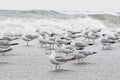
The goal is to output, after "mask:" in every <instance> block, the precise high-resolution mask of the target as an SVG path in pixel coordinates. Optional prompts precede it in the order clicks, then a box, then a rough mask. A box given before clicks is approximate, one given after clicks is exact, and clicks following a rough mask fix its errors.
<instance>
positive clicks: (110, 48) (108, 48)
mask: <svg viewBox="0 0 120 80" xmlns="http://www.w3.org/2000/svg"><path fill="white" fill-rule="evenodd" d="M101 50H102V51H107V50H113V48H106V49H101Z"/></svg>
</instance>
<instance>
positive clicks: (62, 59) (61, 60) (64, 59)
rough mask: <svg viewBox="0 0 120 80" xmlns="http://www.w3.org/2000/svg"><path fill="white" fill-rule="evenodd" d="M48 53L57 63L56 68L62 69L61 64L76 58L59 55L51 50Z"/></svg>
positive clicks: (52, 60)
mask: <svg viewBox="0 0 120 80" xmlns="http://www.w3.org/2000/svg"><path fill="white" fill-rule="evenodd" d="M46 55H49V60H50V62H51V63H52V64H54V65H55V70H57V69H58V70H60V65H62V64H64V63H65V62H68V61H71V60H74V58H67V57H63V56H60V55H57V54H56V52H55V51H50V52H48V53H46Z"/></svg>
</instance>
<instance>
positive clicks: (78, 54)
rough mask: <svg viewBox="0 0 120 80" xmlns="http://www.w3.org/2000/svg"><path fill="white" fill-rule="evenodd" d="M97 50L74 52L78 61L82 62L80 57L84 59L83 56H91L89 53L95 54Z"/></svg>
mask: <svg viewBox="0 0 120 80" xmlns="http://www.w3.org/2000/svg"><path fill="white" fill-rule="evenodd" d="M96 53H97V52H89V51H80V50H76V51H74V52H73V54H72V55H73V56H74V58H75V59H77V60H78V63H79V62H80V59H81V60H82V59H83V58H85V57H87V56H89V55H93V54H96Z"/></svg>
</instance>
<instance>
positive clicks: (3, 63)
mask: <svg viewBox="0 0 120 80" xmlns="http://www.w3.org/2000/svg"><path fill="white" fill-rule="evenodd" d="M1 65H12V63H8V62H0V66H1Z"/></svg>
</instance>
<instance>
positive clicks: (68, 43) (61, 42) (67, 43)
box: [55, 37, 72, 50]
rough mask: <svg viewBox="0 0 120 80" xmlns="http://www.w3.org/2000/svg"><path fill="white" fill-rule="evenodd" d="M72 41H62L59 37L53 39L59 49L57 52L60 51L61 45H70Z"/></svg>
mask: <svg viewBox="0 0 120 80" xmlns="http://www.w3.org/2000/svg"><path fill="white" fill-rule="evenodd" d="M71 42H72V41H70V40H64V39H60V38H59V37H58V38H56V39H55V43H56V45H57V46H58V47H59V50H60V49H61V47H62V45H63V44H64V45H70V44H71Z"/></svg>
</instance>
